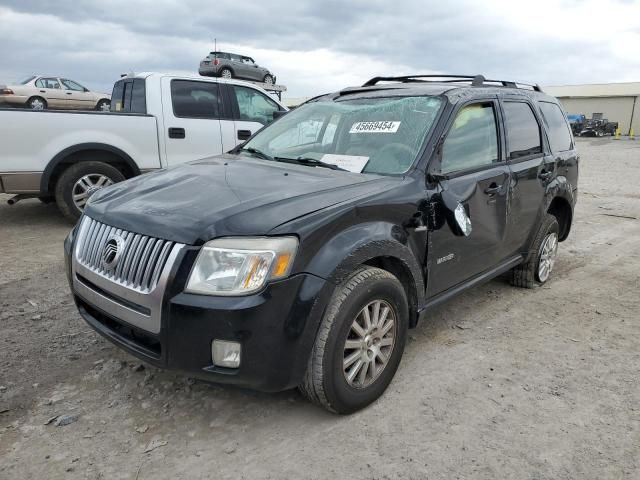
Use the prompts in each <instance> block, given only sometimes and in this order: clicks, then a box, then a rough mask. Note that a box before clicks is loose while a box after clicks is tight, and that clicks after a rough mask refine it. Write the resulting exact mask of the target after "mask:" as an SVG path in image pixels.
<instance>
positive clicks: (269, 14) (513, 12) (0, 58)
mask: <svg viewBox="0 0 640 480" xmlns="http://www.w3.org/2000/svg"><path fill="white" fill-rule="evenodd" d="M254 3H255V5H254ZM213 38H217V41H218V49H219V50H226V51H233V52H237V53H243V54H248V55H250V56H252V57H253V58H255V59H256V61H257V62H258V63H259V64H261V65H264V66H267V67H268V68H270V69H271V70H272V71H273V72H274V73H275V74H276V75H277V77H278V81H279V83H284V84H286V85H287V86H288V87H289V92H288V94H289V96H291V97H300V96H310V95H315V94H319V93H323V92H326V91H330V90H335V89H340V88H342V87H344V86H347V85H357V84H361V83H363V82H364V81H365V80H367V79H368V78H370V77H372V76H375V75H381V74H406V73H430V72H438V73H458V74H476V73H483V74H485V75H486V76H490V77H495V78H501V79H502V78H504V79H515V80H520V81H531V82H538V83H540V84H543V85H545V84H546V85H559V84H571V83H596V82H624V81H640V55H639V53H638V52H639V50H638V48H639V47H640V1H633V0H537V1H535V2H531V1H527V2H519V1H518V0H484V1H471V0H468V1H464V0H461V1H457V0H448V1H444V2H443V1H432V0H380V1H378V0H352V1H348V0H345V1H338V0H313V1H312V0H287V1H277V0H275V1H272V2H253V1H238V0H215V1H211V0H209V1H207V0H203V1H199V0H141V1H133V0H81V1H79V0H56V1H50V0H0V45H1V50H0V52H1V53H0V83H9V81H11V80H16V79H18V78H21V77H25V76H27V75H30V74H32V73H43V74H53V75H64V76H67V77H69V78H72V79H75V80H77V81H79V82H80V83H84V84H85V85H86V86H88V87H91V88H97V89H101V90H103V91H110V90H111V86H112V84H113V82H114V81H115V80H117V79H118V78H119V76H120V74H121V73H125V72H130V71H135V72H140V71H179V72H196V71H197V67H198V63H199V61H200V59H201V58H202V57H204V56H205V55H206V53H207V52H209V51H210V50H213Z"/></svg>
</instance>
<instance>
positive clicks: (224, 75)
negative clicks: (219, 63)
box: [220, 68, 233, 78]
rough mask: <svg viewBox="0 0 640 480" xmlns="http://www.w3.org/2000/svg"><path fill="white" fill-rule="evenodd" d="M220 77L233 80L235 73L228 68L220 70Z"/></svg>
mask: <svg viewBox="0 0 640 480" xmlns="http://www.w3.org/2000/svg"><path fill="white" fill-rule="evenodd" d="M220 76H221V77H222V78H233V72H232V71H231V70H229V69H228V68H223V69H222V70H220Z"/></svg>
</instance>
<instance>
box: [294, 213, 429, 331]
mask: <svg viewBox="0 0 640 480" xmlns="http://www.w3.org/2000/svg"><path fill="white" fill-rule="evenodd" d="M417 248H420V247H419V246H417ZM423 248H424V249H425V250H426V245H425V246H423ZM384 257H387V258H390V259H392V260H394V261H398V262H400V264H401V265H402V268H403V271H404V272H406V273H407V275H408V277H409V280H410V281H411V283H412V285H410V286H409V287H410V288H411V287H413V291H412V292H411V293H413V295H412V296H414V297H415V298H410V299H409V301H410V307H411V311H412V317H413V316H415V317H416V318H411V319H410V323H411V324H412V325H415V322H416V321H417V312H418V310H419V307H420V306H421V305H423V304H424V303H425V283H424V282H425V281H424V275H423V268H422V266H421V265H420V263H419V261H418V260H417V258H416V255H415V254H414V253H413V251H412V249H411V248H410V246H409V237H408V235H407V233H406V232H405V230H404V229H402V228H401V227H399V226H396V225H393V224H391V223H383V222H372V223H363V224H358V225H354V226H352V227H349V228H347V229H345V230H343V231H341V232H340V233H338V234H337V235H334V236H332V237H331V238H330V239H329V240H328V241H327V242H326V243H323V245H322V247H321V248H320V249H319V250H318V251H317V252H315V254H314V255H313V258H312V259H311V260H310V261H309V263H308V264H307V266H306V268H305V272H307V273H311V274H313V275H316V276H318V277H321V278H324V279H325V280H327V281H328V282H329V283H330V284H332V285H334V286H335V285H339V284H340V283H341V282H342V281H343V280H344V279H345V278H347V277H348V276H349V274H351V273H352V272H353V271H354V269H355V268H357V267H358V266H359V265H362V264H364V263H367V262H368V261H370V260H373V259H375V258H384Z"/></svg>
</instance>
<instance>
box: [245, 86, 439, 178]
mask: <svg viewBox="0 0 640 480" xmlns="http://www.w3.org/2000/svg"><path fill="white" fill-rule="evenodd" d="M441 104H442V100H441V98H439V97H429V96H420V97H418V96H415V97H385V98H365V99H353V100H347V99H345V100H339V101H318V102H312V103H308V104H305V105H302V106H301V107H299V108H297V109H296V110H293V111H292V112H291V113H288V114H287V115H286V116H284V117H283V118H282V119H280V120H279V121H277V122H275V123H274V124H273V125H271V126H269V127H268V128H265V129H264V130H262V131H261V132H259V133H258V134H256V136H255V137H254V138H252V139H251V140H250V141H249V142H247V143H246V144H245V145H244V147H243V150H244V151H248V152H249V153H253V154H255V152H259V154H260V156H261V157H262V158H265V159H273V160H282V161H299V163H301V164H304V165H309V166H321V165H322V163H324V164H332V165H337V166H338V167H339V168H341V169H345V170H350V171H352V172H363V173H378V174H386V175H400V174H403V173H405V172H406V171H407V170H409V168H410V167H411V165H412V164H413V162H414V161H415V160H416V157H417V156H418V153H419V151H420V148H421V147H422V144H423V143H424V140H425V138H426V136H427V133H428V132H429V131H430V129H431V127H432V126H433V125H434V121H435V119H436V117H437V115H438V112H439V111H440V106H441ZM314 160H315V162H314ZM317 161H320V162H322V163H319V162H317Z"/></svg>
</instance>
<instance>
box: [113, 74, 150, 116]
mask: <svg viewBox="0 0 640 480" xmlns="http://www.w3.org/2000/svg"><path fill="white" fill-rule="evenodd" d="M111 111H112V112H125V113H142V114H144V113H147V93H146V88H145V80H144V78H135V79H127V80H119V81H117V82H116V83H115V84H114V85H113V91H112V92H111Z"/></svg>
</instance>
